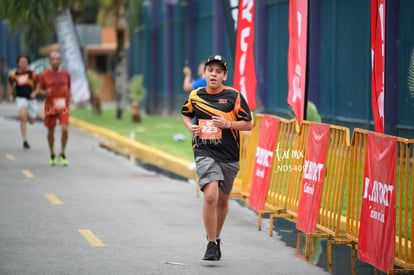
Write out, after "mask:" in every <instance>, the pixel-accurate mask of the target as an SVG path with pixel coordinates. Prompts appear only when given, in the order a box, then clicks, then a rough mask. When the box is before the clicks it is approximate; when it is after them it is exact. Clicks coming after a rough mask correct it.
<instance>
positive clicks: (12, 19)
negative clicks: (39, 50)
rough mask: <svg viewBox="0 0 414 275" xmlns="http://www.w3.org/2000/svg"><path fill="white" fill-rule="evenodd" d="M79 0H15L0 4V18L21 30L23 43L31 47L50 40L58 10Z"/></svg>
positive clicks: (28, 47) (74, 4)
mask: <svg viewBox="0 0 414 275" xmlns="http://www.w3.org/2000/svg"><path fill="white" fill-rule="evenodd" d="M78 2H82V1H79V0H55V1H50V0H37V1H24V0H15V1H13V3H9V4H7V5H6V4H4V5H0V18H3V19H6V20H7V23H8V25H9V27H11V28H12V29H14V30H22V31H23V37H22V38H23V39H22V41H23V43H24V45H25V46H26V48H27V49H31V48H33V47H31V46H32V45H33V44H34V43H41V42H50V41H51V39H52V38H53V34H54V29H53V26H54V20H55V17H56V15H57V14H58V12H60V11H61V10H63V9H64V8H66V7H68V6H76V3H78Z"/></svg>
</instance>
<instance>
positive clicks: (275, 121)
mask: <svg viewBox="0 0 414 275" xmlns="http://www.w3.org/2000/svg"><path fill="white" fill-rule="evenodd" d="M278 132H279V118H277V117H274V116H269V115H264V116H263V119H262V123H261V125H260V132H259V142H258V145H257V148H256V161H255V163H254V168H253V178H252V183H251V187H250V193H249V206H250V207H251V208H252V209H254V210H256V211H259V210H263V209H264V205H265V201H266V196H267V191H268V189H269V181H270V175H271V173H272V165H273V157H274V154H275V147H276V144H275V143H276V139H277V134H278Z"/></svg>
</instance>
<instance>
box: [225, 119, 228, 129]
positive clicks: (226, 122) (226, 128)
mask: <svg viewBox="0 0 414 275" xmlns="http://www.w3.org/2000/svg"><path fill="white" fill-rule="evenodd" d="M227 122H228V120H226V123H225V124H224V129H227Z"/></svg>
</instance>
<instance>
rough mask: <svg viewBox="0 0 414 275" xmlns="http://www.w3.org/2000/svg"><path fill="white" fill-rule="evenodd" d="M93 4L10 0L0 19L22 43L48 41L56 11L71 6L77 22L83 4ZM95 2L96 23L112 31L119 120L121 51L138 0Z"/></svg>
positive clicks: (124, 93)
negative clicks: (19, 33)
mask: <svg viewBox="0 0 414 275" xmlns="http://www.w3.org/2000/svg"><path fill="white" fill-rule="evenodd" d="M95 1H97V0H54V1H50V0H36V1H27V0H26V1H25V0H14V1H13V5H0V18H4V19H6V20H7V22H8V23H9V25H10V26H11V27H14V28H24V29H25V36H24V38H25V39H24V40H25V41H26V44H28V43H32V41H38V39H39V35H42V36H43V37H42V38H43V39H46V40H49V41H48V42H50V40H51V39H52V38H53V34H54V28H53V26H54V21H55V18H56V15H57V14H58V13H59V12H60V11H62V10H64V9H65V8H66V7H71V9H72V14H73V15H75V18H74V22H77V23H79V22H80V18H81V16H82V13H83V11H84V7H85V3H91V2H95ZM99 3H100V9H99V12H98V15H97V23H98V24H101V25H102V26H111V27H115V29H116V37H117V47H116V53H115V61H116V64H115V86H116V91H117V117H118V118H119V119H121V118H122V112H123V109H124V108H125V106H126V101H127V98H128V89H127V86H126V83H127V53H126V50H125V41H126V35H127V30H128V23H127V16H128V19H129V24H130V25H132V26H134V24H135V23H136V22H138V20H139V15H140V7H141V4H142V0H99ZM127 5H128V6H130V7H133V8H131V9H128V14H127V15H126V11H125V10H126V6H127ZM30 48H36V47H30Z"/></svg>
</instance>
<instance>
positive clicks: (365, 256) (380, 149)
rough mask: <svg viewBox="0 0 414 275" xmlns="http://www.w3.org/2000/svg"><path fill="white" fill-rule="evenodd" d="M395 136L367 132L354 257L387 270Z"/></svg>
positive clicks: (391, 244)
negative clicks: (356, 251)
mask: <svg viewBox="0 0 414 275" xmlns="http://www.w3.org/2000/svg"><path fill="white" fill-rule="evenodd" d="M396 160H397V139H396V138H395V137H383V136H381V137H380V136H376V135H375V134H373V133H370V134H368V150H367V157H366V159H365V172H364V178H365V184H364V190H363V194H362V206H361V219H360V221H361V226H360V228H359V239H358V257H359V259H360V260H361V261H364V262H367V263H369V264H371V265H373V266H375V267H376V268H378V269H379V270H381V271H383V272H385V273H387V271H388V269H393V268H394V251H395V215H396V214H395V192H396V185H395V184H396V169H395V168H396V167H395V166H396Z"/></svg>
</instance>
